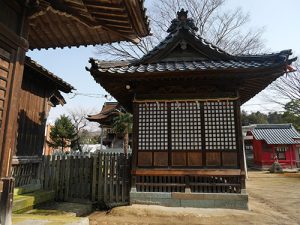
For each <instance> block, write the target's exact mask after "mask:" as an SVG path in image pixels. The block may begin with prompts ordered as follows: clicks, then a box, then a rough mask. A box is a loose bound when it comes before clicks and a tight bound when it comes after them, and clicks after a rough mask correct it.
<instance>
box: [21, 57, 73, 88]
mask: <svg viewBox="0 0 300 225" xmlns="http://www.w3.org/2000/svg"><path fill="white" fill-rule="evenodd" d="M26 69H31V70H34V71H36V72H37V74H38V76H39V77H37V78H36V79H46V80H47V81H48V82H49V84H52V85H53V86H56V87H57V89H58V90H60V91H62V92H64V93H70V92H72V90H75V88H74V87H73V86H72V85H71V84H69V83H67V82H65V81H64V80H63V79H61V78H60V77H58V76H56V75H54V74H53V73H51V72H50V71H49V70H47V69H45V68H44V67H43V66H41V65H40V64H38V63H37V62H36V61H34V60H32V59H31V58H30V57H28V56H26V57H25V70H26Z"/></svg>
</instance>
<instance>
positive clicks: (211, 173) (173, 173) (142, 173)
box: [131, 169, 241, 176]
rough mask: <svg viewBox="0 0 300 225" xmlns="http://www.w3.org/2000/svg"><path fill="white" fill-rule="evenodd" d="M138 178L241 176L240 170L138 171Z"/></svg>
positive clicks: (135, 173)
mask: <svg viewBox="0 0 300 225" xmlns="http://www.w3.org/2000/svg"><path fill="white" fill-rule="evenodd" d="M131 174H133V175H136V176H186V175H190V176H240V175H241V170H240V169H201V170H199V169H198V170H195V169H136V170H132V172H131Z"/></svg>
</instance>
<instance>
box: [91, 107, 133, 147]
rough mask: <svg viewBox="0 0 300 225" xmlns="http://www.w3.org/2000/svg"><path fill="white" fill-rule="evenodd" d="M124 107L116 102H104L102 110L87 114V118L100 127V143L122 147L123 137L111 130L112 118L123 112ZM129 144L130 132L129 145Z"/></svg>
mask: <svg viewBox="0 0 300 225" xmlns="http://www.w3.org/2000/svg"><path fill="white" fill-rule="evenodd" d="M125 112H126V111H125V109H124V108H123V107H122V106H121V105H120V104H119V103H118V102H105V103H104V105H103V107H102V110H101V111H100V112H99V113H98V114H95V115H89V116H88V117H87V119H88V120H89V121H91V122H97V123H99V124H100V127H101V129H102V132H101V144H103V145H105V146H107V147H109V148H123V138H122V137H119V136H118V135H117V134H116V133H115V132H114V131H113V130H112V127H113V123H114V119H115V118H116V117H117V116H118V115H120V113H125ZM130 144H131V134H130V141H129V145H130Z"/></svg>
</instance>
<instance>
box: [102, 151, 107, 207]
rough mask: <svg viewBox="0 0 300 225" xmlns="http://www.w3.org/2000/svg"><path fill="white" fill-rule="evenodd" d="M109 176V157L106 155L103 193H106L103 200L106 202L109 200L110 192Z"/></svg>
mask: <svg viewBox="0 0 300 225" xmlns="http://www.w3.org/2000/svg"><path fill="white" fill-rule="evenodd" d="M107 176H108V155H107V154H104V184H103V185H104V186H103V192H104V197H103V200H104V202H107V200H108V192H107V181H108V180H107Z"/></svg>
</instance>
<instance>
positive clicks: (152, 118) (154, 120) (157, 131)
mask: <svg viewBox="0 0 300 225" xmlns="http://www.w3.org/2000/svg"><path fill="white" fill-rule="evenodd" d="M138 107H139V123H138V124H139V125H138V126H139V138H138V147H139V150H167V149H168V124H167V119H168V118H167V104H166V103H147V104H139V106H138Z"/></svg>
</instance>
